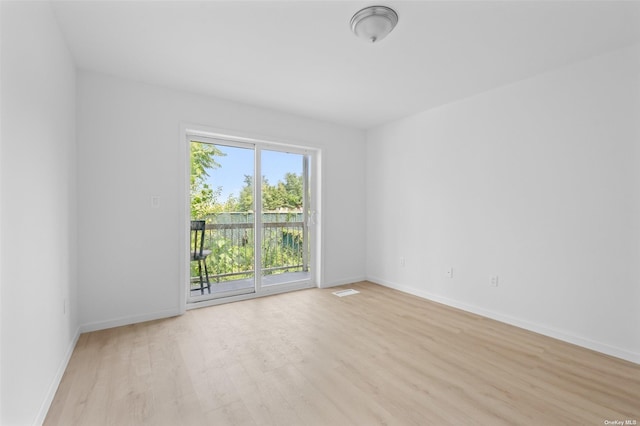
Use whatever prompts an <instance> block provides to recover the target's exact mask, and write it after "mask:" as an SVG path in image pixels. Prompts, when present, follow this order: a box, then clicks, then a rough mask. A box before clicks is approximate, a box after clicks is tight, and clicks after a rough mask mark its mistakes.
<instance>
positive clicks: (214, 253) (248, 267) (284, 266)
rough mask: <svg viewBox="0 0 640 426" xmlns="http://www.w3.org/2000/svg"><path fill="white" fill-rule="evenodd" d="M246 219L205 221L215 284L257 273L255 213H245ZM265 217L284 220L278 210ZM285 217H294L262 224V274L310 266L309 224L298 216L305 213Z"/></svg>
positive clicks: (206, 242) (295, 270)
mask: <svg viewBox="0 0 640 426" xmlns="http://www.w3.org/2000/svg"><path fill="white" fill-rule="evenodd" d="M236 219H237V218H236ZM243 219H244V220H246V222H242V223H208V224H207V225H206V232H205V242H204V248H205V249H206V250H211V254H210V255H209V256H208V257H207V260H206V262H207V269H208V270H209V279H210V281H211V283H212V284H213V283H219V282H224V281H231V280H239V279H245V278H249V277H252V276H253V275H254V274H255V270H254V258H255V253H254V252H255V235H254V224H253V215H251V216H248V215H245V217H244V218H243ZM264 219H271V220H273V219H275V220H281V219H282V218H281V217H279V216H275V214H268V215H267V214H266V215H265V216H263V220H264ZM285 219H290V220H291V221H273V222H264V223H262V224H261V228H262V233H261V234H262V235H261V255H262V261H261V273H262V274H263V275H271V274H279V273H284V272H299V271H305V272H306V271H308V270H309V264H308V239H307V238H306V237H305V235H306V227H305V224H304V222H303V221H301V220H299V219H302V215H301V214H293V215H292V214H288V215H287V216H285ZM247 222H248V223H247ZM193 267H194V266H193V265H192V268H193ZM195 275H196V274H195V270H194V269H192V273H191V276H192V277H194V276H195ZM192 281H195V279H192Z"/></svg>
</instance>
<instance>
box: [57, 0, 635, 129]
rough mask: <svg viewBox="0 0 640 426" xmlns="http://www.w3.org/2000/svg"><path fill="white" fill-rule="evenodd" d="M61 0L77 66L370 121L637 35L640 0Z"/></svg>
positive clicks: (320, 115)
mask: <svg viewBox="0 0 640 426" xmlns="http://www.w3.org/2000/svg"><path fill="white" fill-rule="evenodd" d="M379 3H380V4H383V5H386V6H390V7H393V8H394V9H395V10H396V11H397V12H398V15H399V22H398V26H397V27H396V29H395V30H394V32H393V33H391V34H390V35H389V36H388V37H387V38H386V39H384V40H383V41H381V42H380V43H377V44H367V43H365V42H363V41H362V40H360V39H358V38H356V37H355V36H354V35H353V34H352V33H351V32H350V28H349V20H350V19H351V16H352V15H353V14H354V13H355V12H356V11H358V10H359V9H361V8H362V7H365V6H369V5H372V4H375V3H370V2H362V1H279V2H276V1H257V2H248V1H237V0H236V1H199V2H195V1H175V2H168V1H137V2H132V1H60V0H54V2H53V7H54V11H55V13H56V16H57V18H58V20H59V23H60V27H61V29H62V31H63V33H64V36H65V37H66V39H67V42H68V44H69V48H70V50H71V52H72V54H73V56H74V58H75V60H76V62H77V65H78V67H79V68H83V69H89V70H95V71H100V72H104V73H108V74H112V75H116V76H121V77H125V78H129V79H134V80H138V81H143V82H147V83H152V84H159V85H162V86H167V87H171V88H177V89H182V90H188V91H191V92H197V93H202V94H209V95H213V96H216V97H219V98H224V99H230V100H235V101H240V102H245V103H249V104H252V105H256V106H262V107H267V108H272V109H277V110H281V111H286V112H290V113H294V114H298V115H303V116H309V117H313V118H316V119H320V120H326V121H330V122H334V123H340V124H344V125H349V126H353V127H358V128H369V127H372V126H375V125H378V124H382V123H384V122H388V121H390V120H394V119H397V118H400V117H404V116H407V115H410V114H412V113H415V112H418V111H422V110H425V109H429V108H433V107H436V106H439V105H442V104H445V103H448V102H452V101H455V100H458V99H462V98H465V97H468V96H471V95H473V94H476V93H479V92H482V91H486V90H488V89H491V88H494V87H498V86H502V85H505V84H509V83H512V82H515V81H518V80H521V79H524V78H528V77H531V76H534V75H536V74H539V73H542V72H545V71H548V70H551V69H554V68H557V67H560V66H563V65H566V64H569V63H572V62H576V61H580V60H583V59H586V58H589V57H591V56H595V55H599V54H602V53H604V52H607V51H610V50H613V49H616V48H619V47H623V46H626V45H629V44H632V43H638V42H640V2H638V1H626V2H614V1H600V2H583V1H464V2H463V1H438V2H432V1H389V0H387V1H382V2H379Z"/></svg>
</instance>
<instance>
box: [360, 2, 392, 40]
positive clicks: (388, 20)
mask: <svg viewBox="0 0 640 426" xmlns="http://www.w3.org/2000/svg"><path fill="white" fill-rule="evenodd" d="M397 23H398V14H397V13H396V12H395V11H394V10H393V9H390V8H388V7H386V6H369V7H365V8H364V9H362V10H360V11H358V12H356V14H355V15H353V18H351V31H353V33H354V34H355V35H357V36H358V37H360V38H362V39H364V40H367V41H369V42H371V43H375V42H377V41H380V40H382V39H383V38H385V37H386V36H387V35H389V33H390V32H391V30H393V28H394V27H395V26H396V24H397Z"/></svg>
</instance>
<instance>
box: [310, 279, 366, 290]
mask: <svg viewBox="0 0 640 426" xmlns="http://www.w3.org/2000/svg"><path fill="white" fill-rule="evenodd" d="M366 279H367V278H366V277H353V278H347V279H342V280H337V281H331V282H325V283H321V284H320V285H319V286H318V288H330V287H336V286H339V285H346V284H353V283H357V282H360V281H366Z"/></svg>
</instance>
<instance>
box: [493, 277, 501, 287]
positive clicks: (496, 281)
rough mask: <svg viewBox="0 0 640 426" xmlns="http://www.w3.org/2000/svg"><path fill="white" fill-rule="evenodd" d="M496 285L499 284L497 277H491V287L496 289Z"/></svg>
mask: <svg viewBox="0 0 640 426" xmlns="http://www.w3.org/2000/svg"><path fill="white" fill-rule="evenodd" d="M498 283H499V280H498V276H497V275H494V276H492V277H491V287H498Z"/></svg>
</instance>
